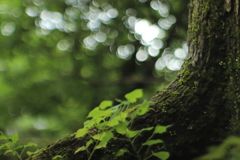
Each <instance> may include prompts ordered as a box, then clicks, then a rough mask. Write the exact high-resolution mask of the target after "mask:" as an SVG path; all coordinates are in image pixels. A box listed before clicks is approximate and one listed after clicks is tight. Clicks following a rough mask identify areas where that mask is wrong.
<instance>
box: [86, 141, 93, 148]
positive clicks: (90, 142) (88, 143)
mask: <svg viewBox="0 0 240 160" xmlns="http://www.w3.org/2000/svg"><path fill="white" fill-rule="evenodd" d="M92 143H93V140H92V139H90V140H89V141H87V143H86V149H87V148H88V147H89V146H90V145H91V144H92Z"/></svg>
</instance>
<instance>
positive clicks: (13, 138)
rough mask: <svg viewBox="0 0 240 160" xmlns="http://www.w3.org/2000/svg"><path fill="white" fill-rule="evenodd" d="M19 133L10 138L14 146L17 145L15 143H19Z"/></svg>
mask: <svg viewBox="0 0 240 160" xmlns="http://www.w3.org/2000/svg"><path fill="white" fill-rule="evenodd" d="M18 139H19V138H18V133H14V134H13V135H10V136H9V140H11V142H12V143H13V144H15V143H17V141H18Z"/></svg>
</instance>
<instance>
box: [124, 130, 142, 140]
mask: <svg viewBox="0 0 240 160" xmlns="http://www.w3.org/2000/svg"><path fill="white" fill-rule="evenodd" d="M126 130H127V134H126V136H127V137H128V138H133V137H135V136H136V135H137V134H138V133H139V132H140V131H130V130H128V129H126Z"/></svg>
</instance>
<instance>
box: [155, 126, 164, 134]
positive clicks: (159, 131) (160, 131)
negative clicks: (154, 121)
mask: <svg viewBox="0 0 240 160" xmlns="http://www.w3.org/2000/svg"><path fill="white" fill-rule="evenodd" d="M166 130H167V127H166V126H156V127H155V130H154V132H153V133H164V132H166Z"/></svg>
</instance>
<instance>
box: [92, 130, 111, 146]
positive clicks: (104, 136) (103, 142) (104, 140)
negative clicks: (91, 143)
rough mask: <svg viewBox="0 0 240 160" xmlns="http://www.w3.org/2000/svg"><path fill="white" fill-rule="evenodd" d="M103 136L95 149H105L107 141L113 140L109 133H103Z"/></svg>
mask: <svg viewBox="0 0 240 160" xmlns="http://www.w3.org/2000/svg"><path fill="white" fill-rule="evenodd" d="M104 133H105V134H104V135H103V136H102V137H101V142H100V143H99V144H98V145H97V146H96V147H95V149H100V148H103V147H106V146H107V144H108V142H109V140H110V139H112V138H113V133H112V132H111V131H108V132H104Z"/></svg>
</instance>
